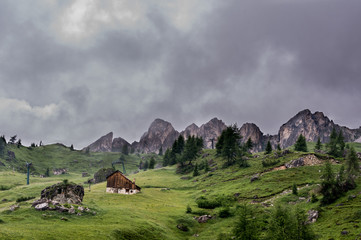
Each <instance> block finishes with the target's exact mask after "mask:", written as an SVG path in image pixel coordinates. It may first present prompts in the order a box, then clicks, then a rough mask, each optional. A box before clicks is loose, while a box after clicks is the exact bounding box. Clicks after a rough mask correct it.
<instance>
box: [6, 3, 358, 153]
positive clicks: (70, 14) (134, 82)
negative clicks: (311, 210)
mask: <svg viewBox="0 0 361 240" xmlns="http://www.w3.org/2000/svg"><path fill="white" fill-rule="evenodd" d="M172 4H173V5H172ZM190 9H191V10H192V11H190ZM360 22H361V3H360V2H359V1H353V0H350V1H347V2H345V1H334V0H330V1H324V0H316V1H283V0H273V1H249V0H244V1H222V2H216V1H199V2H193V1H178V2H177V1H174V2H172V3H169V2H168V1H164V2H159V1H155V2H147V3H144V2H138V1H134V2H133V1H132V2H125V1H123V2H122V1H111V0H109V1H106V2H100V1H99V2H98V1H92V2H87V1H82V0H78V1H67V2H64V1H62V2H61V3H52V2H51V1H41V0H39V1H32V4H31V5H29V3H28V2H27V1H23V2H22V4H21V5H20V4H18V5H16V4H15V3H14V2H13V1H2V2H1V3H0V83H1V85H2V88H1V89H0V94H1V95H0V98H1V99H2V100H1V101H0V109H1V110H2V111H3V112H6V113H7V114H3V115H2V116H1V117H0V126H1V129H0V130H1V131H2V132H3V133H4V134H6V135H8V136H9V135H12V134H18V135H20V136H21V135H22V136H23V138H25V141H26V142H31V141H37V140H43V141H45V142H56V141H59V142H64V143H65V144H68V145H69V144H72V143H73V144H75V146H76V147H84V146H85V145H86V144H89V143H90V142H91V141H93V140H96V139H97V138H98V137H99V136H101V135H103V134H105V133H107V132H109V131H114V132H115V136H122V137H124V138H126V139H128V140H129V141H132V140H137V139H139V137H140V136H141V135H142V133H143V132H144V131H145V130H146V129H147V127H148V126H149V124H150V122H151V121H152V120H153V119H155V118H158V117H159V118H163V119H165V120H168V121H170V122H172V123H173V125H174V126H175V127H176V128H177V129H178V130H182V129H183V128H184V127H186V126H187V125H188V124H191V123H192V122H195V123H196V124H198V125H200V124H202V123H204V122H206V121H208V120H210V119H211V118H212V117H214V116H217V117H219V118H221V119H223V120H224V121H225V122H226V123H228V124H230V123H235V122H238V124H239V125H241V124H242V123H244V122H246V121H248V122H255V123H256V124H257V125H259V126H260V127H261V130H262V131H263V132H265V133H271V134H274V133H276V131H277V130H278V128H279V126H280V125H281V124H282V123H284V122H285V121H287V120H288V119H289V118H290V117H291V116H293V115H294V114H296V113H297V112H298V111H300V110H302V109H304V108H310V109H311V110H312V111H317V110H320V111H324V112H325V114H326V115H329V116H330V117H331V118H333V119H334V120H335V122H339V123H341V124H344V125H349V126H351V127H358V126H359V125H360V121H359V119H360V118H361V114H360V112H361V111H360V110H361V109H360V107H359V106H358V105H357V102H360V100H361V95H360V94H359V93H358V92H359V90H360V89H361V80H360V76H361V48H360V46H359V43H360V42H361V29H360V28H359V27H358V23H360ZM27 123H30V126H31V128H29V127H28V125H29V124H27Z"/></svg>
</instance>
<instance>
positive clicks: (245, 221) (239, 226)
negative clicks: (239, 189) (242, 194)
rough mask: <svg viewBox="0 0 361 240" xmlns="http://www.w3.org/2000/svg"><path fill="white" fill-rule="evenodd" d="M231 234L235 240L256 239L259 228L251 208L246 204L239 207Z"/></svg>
mask: <svg viewBox="0 0 361 240" xmlns="http://www.w3.org/2000/svg"><path fill="white" fill-rule="evenodd" d="M233 234H234V235H235V239H237V240H257V239H259V235H260V230H259V228H258V224H257V220H256V218H255V214H254V212H253V211H252V209H251V208H250V207H249V206H247V205H246V204H244V205H242V206H241V207H240V212H239V217H238V221H237V222H236V226H235V227H234V229H233Z"/></svg>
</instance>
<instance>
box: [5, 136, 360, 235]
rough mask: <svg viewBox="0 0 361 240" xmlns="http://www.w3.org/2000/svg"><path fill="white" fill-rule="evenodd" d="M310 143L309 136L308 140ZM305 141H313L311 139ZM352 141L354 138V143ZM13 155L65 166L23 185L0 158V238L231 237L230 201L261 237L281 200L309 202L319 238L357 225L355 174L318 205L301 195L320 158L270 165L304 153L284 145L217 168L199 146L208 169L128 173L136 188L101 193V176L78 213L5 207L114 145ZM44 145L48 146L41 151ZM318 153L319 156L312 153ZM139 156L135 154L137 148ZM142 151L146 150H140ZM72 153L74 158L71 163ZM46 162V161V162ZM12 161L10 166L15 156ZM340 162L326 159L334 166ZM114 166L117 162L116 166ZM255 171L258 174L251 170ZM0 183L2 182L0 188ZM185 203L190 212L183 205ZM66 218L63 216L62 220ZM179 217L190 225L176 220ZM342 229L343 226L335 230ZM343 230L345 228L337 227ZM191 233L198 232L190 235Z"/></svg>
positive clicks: (73, 176) (313, 183)
mask: <svg viewBox="0 0 361 240" xmlns="http://www.w3.org/2000/svg"><path fill="white" fill-rule="evenodd" d="M311 145H312V144H311ZM311 145H310V146H309V149H310V150H311V149H312V146H311ZM353 145H355V147H356V148H357V149H360V147H361V144H356V143H353ZM11 151H13V152H15V155H16V159H17V161H19V163H21V164H23V163H24V162H25V161H32V162H33V163H34V167H35V170H34V171H36V172H38V173H42V172H44V171H45V170H46V168H47V167H53V166H55V167H58V168H62V167H66V168H67V169H68V170H69V173H68V174H65V175H59V176H51V177H49V178H40V177H39V176H37V175H35V176H33V177H32V178H31V184H30V185H25V182H26V181H25V177H26V176H25V174H24V173H19V172H13V171H12V169H11V168H10V169H11V170H9V166H10V167H11V166H12V165H11V164H12V163H11V162H10V163H9V162H8V161H5V160H1V161H2V162H5V164H6V167H5V168H4V167H3V168H2V169H1V170H2V171H0V189H2V190H0V229H1V231H0V239H66V238H69V239H194V238H195V239H227V237H232V229H233V227H234V226H235V223H236V222H237V221H238V218H239V217H238V213H237V206H239V205H242V204H243V203H247V204H248V205H249V206H251V207H252V208H253V209H254V210H255V212H256V214H257V217H259V218H261V219H263V220H262V226H263V228H264V232H262V234H261V236H263V237H265V234H266V231H267V228H268V223H269V217H270V212H272V210H273V208H274V207H273V206H274V205H276V204H281V205H283V206H289V207H291V208H294V207H296V206H298V207H299V208H301V209H304V210H306V211H308V210H310V209H316V210H318V211H319V214H320V217H319V218H318V220H317V221H316V223H313V224H312V225H311V228H312V229H313V231H314V232H315V233H316V234H317V235H318V237H319V239H355V238H359V236H360V235H359V234H360V233H361V230H360V226H361V195H360V192H361V180H360V179H358V180H357V181H358V182H357V183H358V187H357V188H356V189H354V190H352V191H349V192H347V193H346V194H345V195H344V196H342V197H341V198H339V199H338V200H337V201H336V202H335V203H332V204H330V205H327V206H323V207H320V201H317V202H314V203H312V202H308V199H310V198H311V195H312V194H316V196H317V198H318V199H321V198H322V196H321V195H320V194H319V193H318V189H319V184H320V183H321V176H322V174H323V171H324V166H323V165H322V164H321V165H313V166H302V167H297V168H289V169H285V170H277V169H275V168H277V167H280V166H283V165H284V164H285V163H288V162H290V161H291V160H294V159H298V158H300V157H305V156H307V155H308V154H309V153H302V152H291V153H289V154H286V155H284V156H282V157H277V158H275V157H274V154H271V155H268V156H265V155H264V154H263V153H257V154H254V155H253V157H252V158H250V159H249V160H248V163H249V165H250V167H247V168H239V167H238V166H231V167H228V168H222V166H223V163H224V160H223V159H221V158H219V157H216V155H215V150H203V152H202V154H200V156H199V157H198V159H197V160H196V161H197V163H198V164H201V163H202V162H203V161H204V160H208V161H209V163H210V168H211V171H209V172H207V173H205V172H204V170H200V175H199V176H196V177H193V176H192V174H191V173H190V174H188V175H179V174H176V173H175V170H176V169H175V166H172V167H165V168H159V169H155V170H148V171H141V172H139V173H137V174H131V175H130V176H129V178H131V179H133V178H134V179H136V183H137V185H139V186H140V187H141V188H142V191H141V193H139V194H136V195H130V196H128V195H120V194H109V193H105V188H106V184H105V183H99V184H95V185H93V186H91V190H90V191H89V189H88V188H87V187H88V185H85V186H84V187H85V196H84V201H83V204H84V205H85V206H88V207H89V208H90V209H92V210H93V211H95V212H96V214H95V215H93V214H83V215H82V216H77V215H70V214H63V213H58V212H53V211H51V212H50V211H47V212H38V211H36V210H34V208H31V203H32V201H33V200H29V201H24V202H21V203H20V208H19V209H18V210H15V211H13V212H11V211H10V210H9V207H10V206H11V205H13V204H15V201H16V200H17V199H18V198H20V197H37V198H39V197H40V191H41V190H42V189H44V188H45V187H47V186H49V185H52V184H55V183H57V182H60V181H62V180H63V179H64V178H67V179H69V180H70V181H72V182H75V183H78V184H82V183H83V182H84V178H82V177H81V174H80V172H83V171H87V172H91V173H92V172H95V171H96V170H97V169H98V168H100V167H103V165H102V164H104V166H105V167H107V166H109V167H110V166H111V162H112V161H113V160H115V159H117V158H119V154H113V153H91V154H90V155H86V154H85V153H82V152H78V151H70V150H69V149H68V148H65V147H63V146H60V145H51V146H44V147H40V148H37V149H33V150H30V149H26V148H20V149H18V148H16V147H15V146H13V148H12V149H11ZM48 151H50V152H51V153H50V152H48ZM317 156H318V159H320V160H321V161H322V163H323V162H324V160H322V159H323V158H326V157H327V156H325V155H317ZM140 157H142V156H140ZM140 157H138V156H136V155H130V156H127V158H126V168H127V169H130V170H129V171H134V170H136V164H138V163H139V161H140V160H141V158H140ZM143 157H147V156H143ZM74 160H77V161H78V162H77V163H74ZM262 160H279V162H278V163H277V164H275V165H272V166H269V167H264V166H263V165H262ZM49 163H51V164H49ZM340 163H342V160H340ZM13 166H14V168H15V167H16V165H15V163H14V165H13ZM340 166H341V164H336V163H335V164H333V165H332V168H333V171H334V172H337V171H338V170H339V168H340ZM119 169H120V166H119ZM255 174H259V180H256V181H253V182H251V178H252V177H253V176H254V175H255ZM293 184H296V185H297V186H298V188H299V190H298V196H296V195H293V194H292V193H291V192H290V190H291V189H292V186H293ZM1 186H2V188H1ZM200 198H201V199H206V200H209V201H219V202H221V203H222V205H223V206H221V207H216V208H214V209H206V208H199V207H198V206H199V205H197V199H200ZM187 206H189V207H190V208H191V209H192V213H186V209H187ZM224 209H229V212H230V215H231V216H229V217H227V218H221V217H220V216H221V211H223V210H224ZM203 214H210V215H212V216H215V218H213V219H212V220H209V221H208V222H207V223H198V222H197V221H195V220H194V219H193V217H194V216H200V215H203ZM64 217H65V218H66V220H67V221H64V220H61V218H64ZM180 223H182V224H183V225H185V226H187V227H188V229H189V231H187V232H184V231H181V230H179V229H178V228H177V225H179V224H180ZM342 231H347V234H345V235H342V234H341V232H342ZM344 233H345V232H344ZM196 236H197V237H196Z"/></svg>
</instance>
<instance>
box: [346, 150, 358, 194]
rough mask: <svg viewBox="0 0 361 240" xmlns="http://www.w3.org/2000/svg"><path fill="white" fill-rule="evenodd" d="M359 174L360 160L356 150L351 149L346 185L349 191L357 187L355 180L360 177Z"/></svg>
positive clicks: (347, 164) (348, 156)
mask: <svg viewBox="0 0 361 240" xmlns="http://www.w3.org/2000/svg"><path fill="white" fill-rule="evenodd" d="M359 173H360V165H359V160H358V157H357V154H356V152H355V149H354V148H353V147H351V148H350V151H349V152H348V154H347V157H346V183H347V187H348V189H353V188H355V187H356V183H355V178H356V176H358V175H359Z"/></svg>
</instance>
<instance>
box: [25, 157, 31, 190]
mask: <svg viewBox="0 0 361 240" xmlns="http://www.w3.org/2000/svg"><path fill="white" fill-rule="evenodd" d="M31 165H32V163H28V162H26V168H27V170H28V174H27V178H26V185H29V177H30V166H31Z"/></svg>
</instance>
